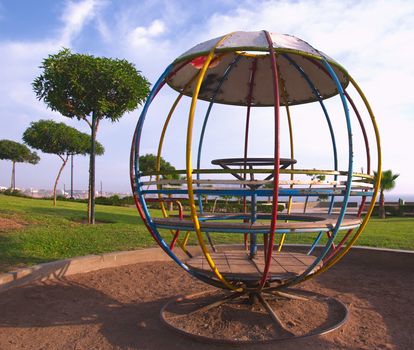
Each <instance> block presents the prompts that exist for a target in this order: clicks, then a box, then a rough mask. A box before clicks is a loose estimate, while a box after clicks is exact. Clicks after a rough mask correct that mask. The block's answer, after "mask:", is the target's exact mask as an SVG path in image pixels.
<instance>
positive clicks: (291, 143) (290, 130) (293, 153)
mask: <svg viewBox="0 0 414 350" xmlns="http://www.w3.org/2000/svg"><path fill="white" fill-rule="evenodd" d="M281 83H282V88H283V97H284V100H285V108H286V115H287V121H288V128H289V143H290V159H295V150H294V144H293V126H292V118H291V117H290V109H289V104H288V99H287V97H288V96H287V92H286V88H285V84H284V83H285V82H284V80H283V79H282V78H281ZM290 169H291V170H294V164H292V165H291V166H290ZM294 177H295V175H294V174H293V173H291V174H290V180H291V181H293V180H294ZM290 188H293V185H290ZM292 201H293V197H292V196H289V201H288V207H287V213H288V214H290V211H291V210H292ZM285 239H286V233H283V234H282V236H281V237H280V240H279V245H278V247H277V251H278V252H280V251H282V247H283V243H284V242H285Z"/></svg>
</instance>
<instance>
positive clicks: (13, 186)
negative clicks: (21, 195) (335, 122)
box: [10, 162, 16, 191]
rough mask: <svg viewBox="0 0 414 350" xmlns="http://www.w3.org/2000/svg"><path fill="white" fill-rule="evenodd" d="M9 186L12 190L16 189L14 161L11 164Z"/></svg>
mask: <svg viewBox="0 0 414 350" xmlns="http://www.w3.org/2000/svg"><path fill="white" fill-rule="evenodd" d="M10 188H11V189H12V190H13V191H14V190H15V189H16V162H13V166H12V176H11V182H10Z"/></svg>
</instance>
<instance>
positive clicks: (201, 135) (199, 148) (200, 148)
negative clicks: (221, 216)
mask: <svg viewBox="0 0 414 350" xmlns="http://www.w3.org/2000/svg"><path fill="white" fill-rule="evenodd" d="M241 57H242V56H240V55H237V57H236V58H235V59H234V60H233V61H232V62H231V63H230V65H229V66H228V67H227V68H226V70H225V71H224V73H223V77H222V78H221V80H220V82H219V83H218V85H217V88H216V90H215V91H214V93H213V96H212V98H211V101H210V104H209V105H208V108H207V112H206V115H205V117H204V122H203V127H202V128H201V134H200V141H199V143H198V152H197V170H200V164H201V150H202V147H203V141H204V134H205V131H206V127H207V122H208V120H209V117H210V112H211V109H212V107H213V105H214V102H215V100H216V96H217V94H218V92H219V91H220V88H221V86H222V85H223V83H224V82H225V80H226V79H227V77H228V76H229V74H230V72H231V70H232V69H233V67H234V66H235V65H236V63H237V62H238V61H239V60H240V58H241ZM197 180H200V173H197ZM198 206H199V208H200V212H201V213H203V201H202V199H201V197H198Z"/></svg>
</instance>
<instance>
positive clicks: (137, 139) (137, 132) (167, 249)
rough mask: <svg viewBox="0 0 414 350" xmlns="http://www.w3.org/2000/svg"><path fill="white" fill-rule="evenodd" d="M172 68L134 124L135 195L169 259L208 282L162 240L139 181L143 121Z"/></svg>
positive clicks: (149, 97) (170, 66) (166, 70)
mask: <svg viewBox="0 0 414 350" xmlns="http://www.w3.org/2000/svg"><path fill="white" fill-rule="evenodd" d="M172 68H173V65H172V64H171V65H169V66H168V67H167V68H166V69H165V71H164V73H163V74H162V75H161V76H160V78H159V79H158V80H157V82H156V83H155V84H154V87H153V88H152V90H151V92H150V94H149V96H148V98H147V100H146V102H145V105H144V108H143V110H142V112H141V115H140V117H139V119H138V123H137V126H136V130H135V135H136V137H135V155H134V157H135V162H134V175H135V186H136V189H137V196H138V200H139V203H140V205H141V207H142V210H143V212H144V215H145V219H146V221H147V225H148V226H149V227H150V229H151V231H152V233H153V234H154V235H155V237H156V239H157V241H158V244H159V245H160V247H161V248H162V249H163V250H164V251H165V252H166V253H167V254H168V255H169V256H170V257H171V259H173V261H174V262H175V263H177V264H178V265H179V266H180V267H182V268H183V269H184V270H185V271H187V272H188V273H190V274H191V275H193V276H195V277H197V278H200V279H202V280H204V281H206V282H209V281H210V280H208V279H207V278H206V277H205V276H203V275H201V274H199V273H197V272H196V271H194V270H192V269H190V268H189V267H188V266H187V265H186V264H184V263H183V262H182V261H181V260H180V259H179V258H178V257H177V256H176V255H175V254H174V253H173V252H172V250H171V249H170V247H169V245H168V244H167V243H166V242H165V241H164V239H163V238H162V236H161V234H160V233H159V232H158V229H157V226H156V225H155V224H154V222H153V221H152V218H151V215H150V213H149V211H148V207H147V204H146V202H145V198H144V191H143V190H142V187H143V186H142V181H141V175H140V172H139V147H140V141H141V134H142V128H143V125H144V121H145V117H146V115H147V112H148V108H149V106H150V104H151V102H152V100H153V99H154V97H155V95H156V94H157V93H158V91H159V89H160V88H161V87H162V86H163V85H164V83H165V80H166V78H167V77H168V75H169V74H170V72H171V70H172Z"/></svg>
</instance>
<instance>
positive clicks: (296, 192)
mask: <svg viewBox="0 0 414 350" xmlns="http://www.w3.org/2000/svg"><path fill="white" fill-rule="evenodd" d="M140 192H142V193H143V194H177V195H178V194H188V192H187V190H185V189H159V190H158V189H154V190H141V191H140ZM194 193H195V194H196V195H201V194H206V195H212V196H252V195H254V194H255V195H257V196H261V197H269V196H271V195H272V190H271V189H265V188H261V189H256V190H251V189H234V190H229V189H222V190H212V189H208V188H205V189H195V190H194ZM346 194H347V190H346V188H345V189H343V190H341V189H327V190H317V191H312V192H309V191H306V189H296V188H286V189H280V194H279V196H280V197H288V196H296V197H305V196H312V197H317V196H321V195H328V196H345V195H346ZM372 194H373V191H369V192H364V191H363V190H352V191H351V192H350V195H351V196H364V197H370V196H372Z"/></svg>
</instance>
